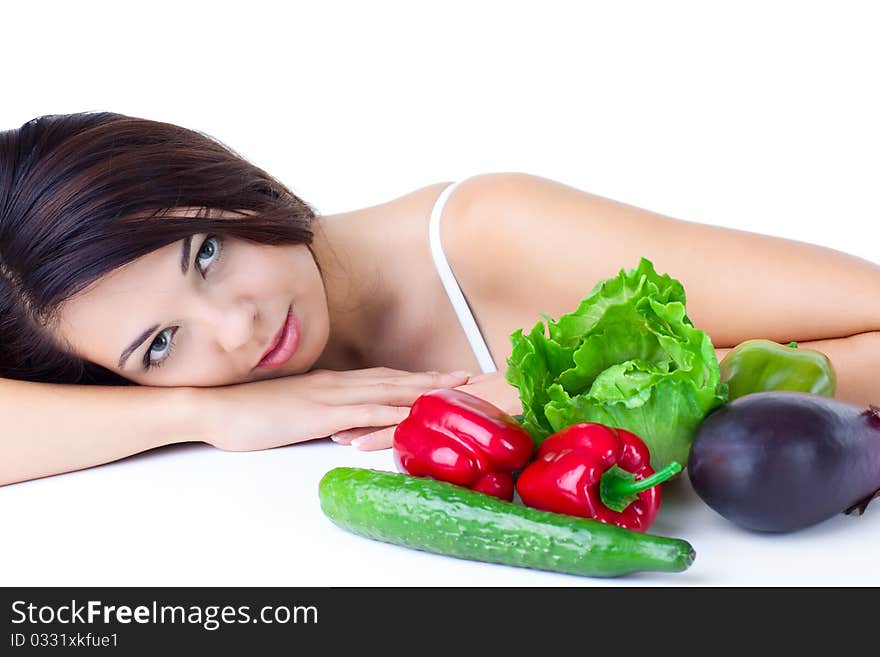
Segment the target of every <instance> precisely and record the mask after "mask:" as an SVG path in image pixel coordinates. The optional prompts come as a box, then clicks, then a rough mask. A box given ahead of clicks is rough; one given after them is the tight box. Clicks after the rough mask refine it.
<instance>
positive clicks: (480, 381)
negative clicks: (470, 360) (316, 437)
mask: <svg viewBox="0 0 880 657" xmlns="http://www.w3.org/2000/svg"><path fill="white" fill-rule="evenodd" d="M438 387H440V386H438ZM448 387H454V388H458V389H459V390H464V391H465V392H468V393H470V394H472V395H474V396H476V397H480V398H481V399H485V400H486V401H488V402H490V403H491V404H494V405H495V406H497V407H498V408H500V409H501V410H503V411H504V412H505V413H509V414H510V415H519V414H520V413H522V402H521V401H520V399H519V390H517V389H516V388H514V387H513V386H512V385H510V384H509V383H508V382H507V381H506V380H505V378H504V373H503V372H492V373H490V374H481V375H479V376H475V377H471V378H470V379H469V380H468V381H467V384H466V385H458V386H448ZM425 392H427V390H426V391H425ZM408 414H409V411H407V415H408ZM405 417H406V415H404V417H403V418H401V419H400V420H398V422H400V421H401V420H403V419H404V418H405ZM396 428H397V423H395V424H394V426H389V427H386V428H384V429H381V430H379V431H377V430H376V429H375V428H362V429H354V430H352V431H346V432H344V433H342V434H341V435H338V436H337V437H336V442H338V443H340V444H343V445H347V444H351V445H353V446H354V447H357V448H358V449H362V450H365V451H372V450H375V449H387V448H389V447H391V444H392V442H393V440H394V430H395V429H396Z"/></svg>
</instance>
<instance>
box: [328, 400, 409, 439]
mask: <svg viewBox="0 0 880 657" xmlns="http://www.w3.org/2000/svg"><path fill="white" fill-rule="evenodd" d="M409 410H410V407H409V406H389V405H385V404H357V405H351V406H329V407H327V409H326V412H327V419H328V420H329V422H330V424H332V425H333V428H332V430H331V431H330V432H329V435H331V436H332V435H335V434H338V433H339V432H340V431H348V430H351V429H361V428H370V427H372V428H374V429H377V428H381V427H390V426H393V425H397V424H400V423H401V422H403V421H404V420H405V419H406V417H407V416H408V415H409ZM324 435H325V436H326V435H327V434H326V433H325V434H324Z"/></svg>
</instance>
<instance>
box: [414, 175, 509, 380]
mask: <svg viewBox="0 0 880 657" xmlns="http://www.w3.org/2000/svg"><path fill="white" fill-rule="evenodd" d="M460 182H461V181H458V182H455V183H452V184H451V185H449V186H448V187H446V189H444V190H443V191H442V192H441V193H440V196H439V197H438V198H437V201H436V203H434V208H433V210H432V211H431V220H430V222H429V225H428V237H429V241H430V245H431V256H432V257H433V258H434V265H435V266H436V267H437V273H438V274H439V275H440V281H441V282H442V283H443V287H444V288H446V294H447V295H448V296H449V300H450V301H451V302H452V308H453V309H454V310H455V314H456V315H458V321H459V322H460V323H461V327H462V328H463V329H464V332H465V335H466V336H467V339H468V342H470V345H471V349H472V350H473V352H474V355H475V356H476V357H477V362H478V363H479V364H480V368H481V369H482V370H483V373H484V374H485V373H489V372H496V371H498V368H496V367H495V361H493V360H492V354H491V353H490V352H489V347H487V346H486V341H485V340H484V339H483V335H482V334H481V333H480V329H479V327H478V326H477V321H476V320H475V319H474V315H473V313H472V312H471V309H470V306H468V303H467V300H466V299H465V298H464V294H462V292H461V287H459V285H458V281H457V280H456V279H455V275H454V274H453V273H452V268H451V267H450V266H449V262H448V261H447V260H446V256H445V255H444V253H443V247H442V246H441V244H440V215H441V214H442V213H443V207H444V206H445V205H446V201H447V199H448V198H449V196H450V195H451V194H452V192H453V191H454V190H455V188H456V187H457V186H458V184H459V183H460Z"/></svg>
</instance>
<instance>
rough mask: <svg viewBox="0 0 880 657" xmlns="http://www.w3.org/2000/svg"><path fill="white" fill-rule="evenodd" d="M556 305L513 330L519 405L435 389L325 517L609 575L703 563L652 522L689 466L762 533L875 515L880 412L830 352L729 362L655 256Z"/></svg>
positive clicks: (731, 355) (330, 502) (785, 351)
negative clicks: (378, 467)
mask: <svg viewBox="0 0 880 657" xmlns="http://www.w3.org/2000/svg"><path fill="white" fill-rule="evenodd" d="M543 317H544V318H545V319H546V320H547V326H546V332H545V326H544V323H543V322H540V321H539V322H538V323H537V324H536V325H535V326H534V328H532V330H531V331H530V332H529V333H523V331H522V330H517V331H515V332H514V333H512V334H511V335H510V339H511V342H512V346H513V350H512V354H511V357H510V358H509V359H508V370H507V374H506V380H507V381H508V382H509V383H510V384H511V385H513V386H515V387H516V388H517V389H518V391H519V393H520V399H521V401H522V404H523V415H522V416H518V417H517V418H513V417H511V416H510V415H508V414H507V413H505V412H503V411H502V410H501V409H499V408H497V407H495V406H493V405H492V404H490V403H489V402H487V401H485V400H483V399H479V398H477V397H475V396H473V395H470V394H468V393H466V392H464V391H462V390H447V389H440V390H433V391H431V392H428V393H426V394H424V395H422V396H421V397H420V398H419V399H417V400H416V401H415V403H414V404H413V405H412V407H411V410H410V414H409V416H408V417H407V418H406V419H405V420H404V421H403V422H401V423H400V424H399V425H398V426H397V429H396V430H395V435H394V442H393V450H394V460H395V463H396V465H397V468H398V470H399V471H400V472H399V473H389V472H380V471H374V470H365V469H360V468H336V469H334V470H331V471H330V472H328V473H327V474H326V475H325V477H324V478H323V479H322V480H321V483H320V486H319V494H320V499H321V508H322V509H323V511H324V513H325V514H326V515H327V516H328V517H329V518H330V519H331V520H332V521H333V522H334V523H336V524H337V525H339V526H340V527H343V528H345V529H347V530H349V531H352V532H354V533H357V534H360V535H362V536H367V537H369V538H373V539H376V540H381V541H387V542H391V543H395V544H398V545H405V546H408V547H412V548H416V549H420V550H427V551H431V552H437V553H440V554H447V555H451V556H456V557H460V558H464V559H476V560H480V561H488V562H495V563H505V564H509V565H514V566H522V567H528V568H540V569H544V570H553V571H558V572H564V573H570V574H576V575H588V576H596V577H612V576H617V575H623V574H627V573H632V572H637V571H644V570H656V571H665V572H680V571H683V570H686V569H687V568H689V567H690V565H691V564H692V562H693V560H694V550H693V547H692V546H691V545H690V544H689V543H688V542H687V541H684V540H682V539H678V538H671V537H665V536H652V535H649V534H647V530H648V529H649V527H650V526H651V524H652V523H653V521H654V519H655V518H656V516H657V514H658V512H659V509H660V501H661V487H662V484H663V483H664V482H665V481H667V480H668V479H670V478H671V477H674V476H675V475H676V474H677V473H678V472H680V471H681V470H682V468H683V467H685V466H686V467H687V472H688V476H689V478H690V480H691V483H692V485H693V489H694V491H695V492H696V494H697V495H698V496H699V497H700V498H701V499H702V500H703V501H704V502H705V503H706V504H707V505H708V506H709V507H711V508H712V509H713V510H715V511H716V512H717V513H719V514H720V515H721V516H723V517H724V518H726V519H728V520H730V521H731V522H733V523H736V524H737V525H740V526H742V527H744V528H747V529H749V530H754V531H764V532H766V531H770V532H783V531H794V530H797V529H801V528H803V527H807V526H809V525H812V524H815V523H818V522H821V521H823V520H825V519H827V518H830V517H831V516H833V515H836V514H838V513H840V512H842V511H847V512H852V511H858V512H859V513H861V512H864V510H865V508H866V507H867V505H868V503H869V502H870V500H871V499H873V498H874V497H876V496H878V494H880V408H878V407H876V406H871V407H870V408H868V409H865V408H861V407H858V406H855V405H852V404H847V403H844V402H842V401H838V400H835V399H833V398H832V397H833V395H834V392H835V387H836V374H835V371H834V368H833V366H832V364H831V361H830V360H829V359H828V357H827V356H826V355H825V354H823V353H821V352H818V351H814V350H810V349H801V348H798V346H797V344H796V343H790V344H788V345H787V346H786V345H783V344H779V343H775V342H772V341H769V340H763V339H752V340H746V341H744V342H742V343H741V344H739V345H736V346H735V347H734V348H733V349H732V350H731V351H729V352H728V354H727V355H726V356H725V357H724V359H723V360H722V361H721V363H719V362H718V360H717V357H716V355H715V348H714V346H713V344H712V342H711V340H710V338H709V336H708V335H707V334H706V333H704V332H703V331H701V330H699V329H697V328H696V327H695V326H694V325H693V323H692V322H691V320H690V319H689V318H688V316H687V311H686V306H685V293H684V288H683V287H682V285H681V283H680V282H679V281H677V280H675V279H674V278H672V277H670V276H669V275H663V276H660V275H658V274H657V272H655V271H654V267H653V265H652V263H651V262H650V261H649V260H646V259H644V258H643V259H642V260H641V261H640V262H639V265H638V267H636V268H635V269H633V270H630V271H624V270H621V271H620V274H619V275H618V276H616V277H614V278H611V279H608V280H604V281H600V282H599V283H598V284H597V285H596V286H595V287H594V288H593V289H592V291H591V292H590V293H589V294H588V295H587V296H586V297H585V298H584V299H583V300H582V301H581V302H580V304H579V305H578V307H577V309H576V310H575V311H574V312H572V313H569V314H567V315H563V316H561V317H560V318H559V319H558V320H555V321H554V320H553V319H552V318H551V317H549V316H547V315H543ZM514 493H517V494H518V495H519V498H520V499H519V501H515V500H514Z"/></svg>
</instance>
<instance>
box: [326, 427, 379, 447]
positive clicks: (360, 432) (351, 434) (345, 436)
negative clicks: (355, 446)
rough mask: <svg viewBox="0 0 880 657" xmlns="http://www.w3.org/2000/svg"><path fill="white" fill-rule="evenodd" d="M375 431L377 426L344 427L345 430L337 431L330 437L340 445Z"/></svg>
mask: <svg viewBox="0 0 880 657" xmlns="http://www.w3.org/2000/svg"><path fill="white" fill-rule="evenodd" d="M375 431H377V427H358V428H357V429H346V430H345V431H337V432H336V433H334V434H333V435H332V436H330V438H331V439H332V440H333V442H335V443H339V444H340V445H350V444H351V441H352V440H354V439H355V438H360V437H361V436H364V435H366V434H369V433H373V432H375Z"/></svg>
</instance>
